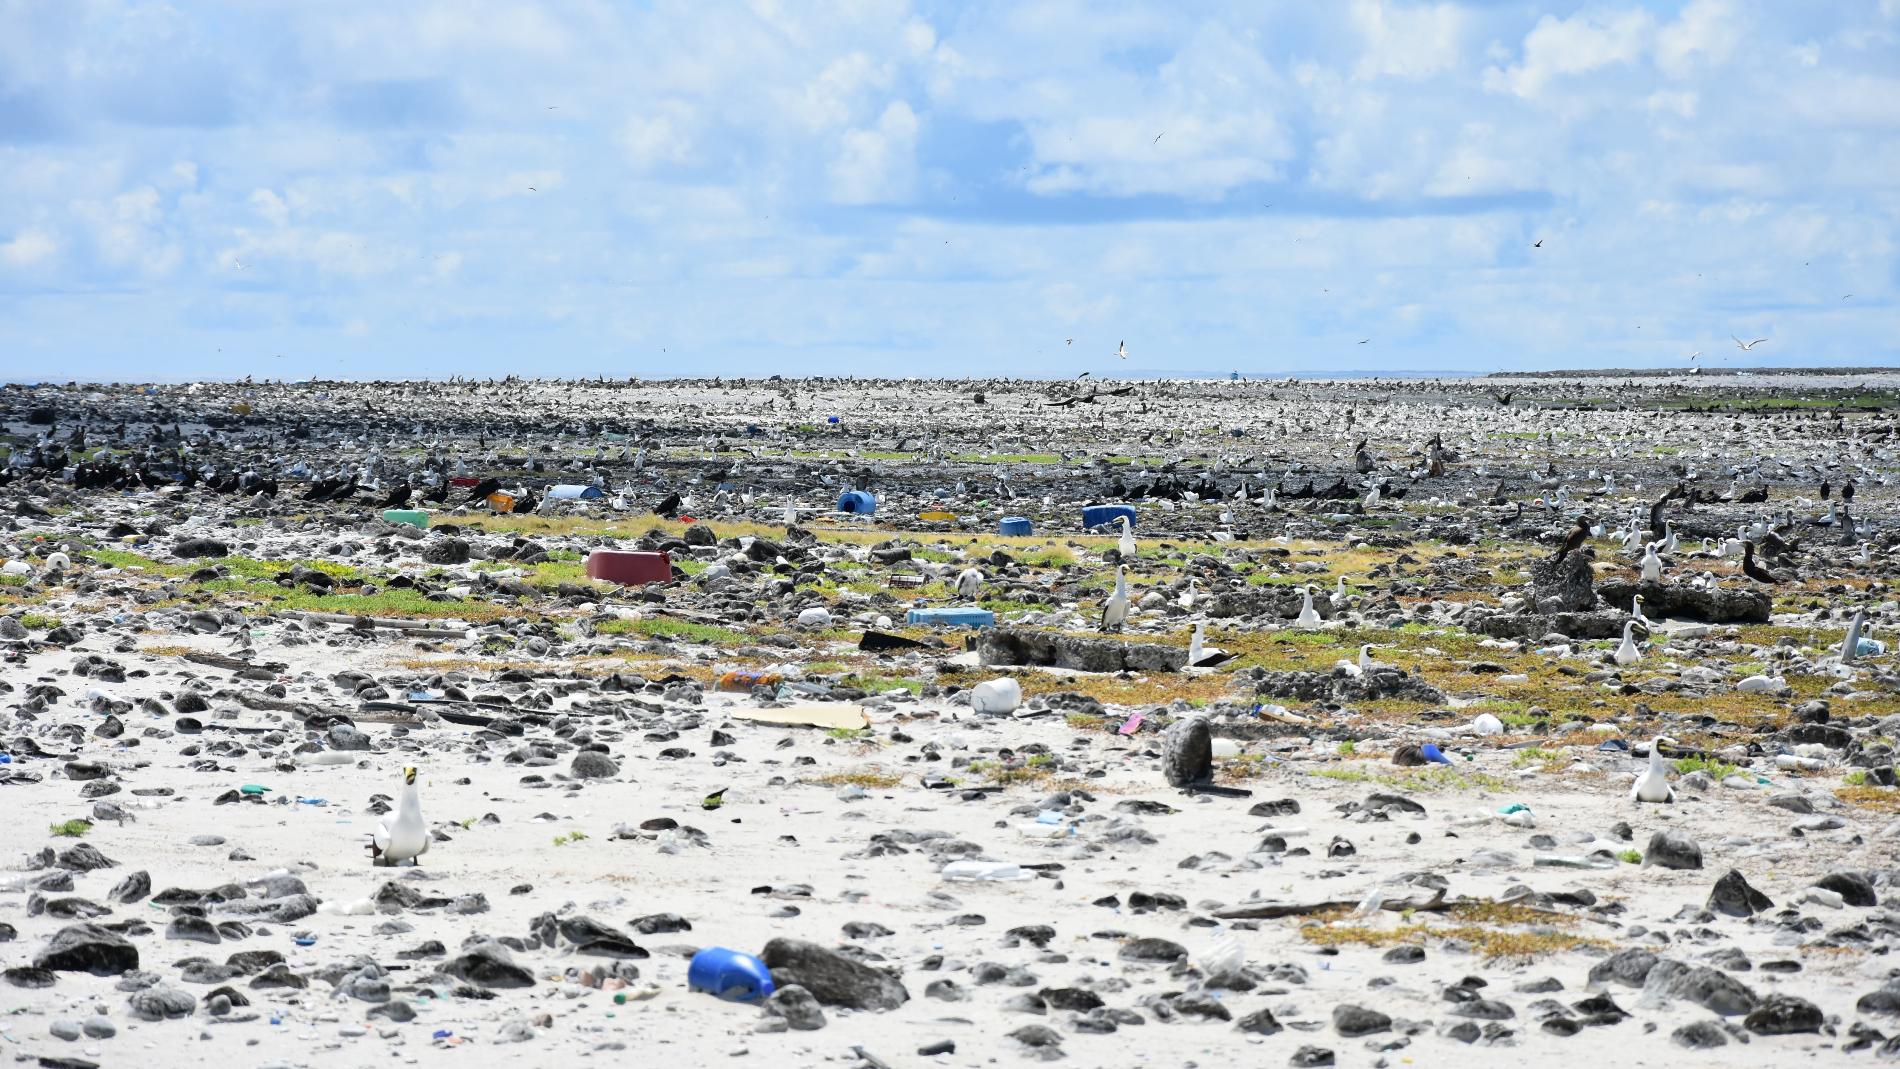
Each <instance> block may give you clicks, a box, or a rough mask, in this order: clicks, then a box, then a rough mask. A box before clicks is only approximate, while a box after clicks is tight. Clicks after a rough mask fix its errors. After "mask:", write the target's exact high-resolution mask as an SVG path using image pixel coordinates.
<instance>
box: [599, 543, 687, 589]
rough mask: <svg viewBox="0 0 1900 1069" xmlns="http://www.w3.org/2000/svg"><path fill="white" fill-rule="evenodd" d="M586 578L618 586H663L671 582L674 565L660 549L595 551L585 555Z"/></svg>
mask: <svg viewBox="0 0 1900 1069" xmlns="http://www.w3.org/2000/svg"><path fill="white" fill-rule="evenodd" d="M587 575H588V577H589V578H592V579H605V580H607V581H608V582H610V583H619V584H620V585H621V586H641V585H643V584H645V583H666V582H671V581H672V579H673V562H672V560H671V559H669V558H668V557H667V555H666V554H665V553H664V552H662V551H660V550H645V549H638V550H618V549H597V550H595V551H593V552H592V553H589V554H588V555H587Z"/></svg>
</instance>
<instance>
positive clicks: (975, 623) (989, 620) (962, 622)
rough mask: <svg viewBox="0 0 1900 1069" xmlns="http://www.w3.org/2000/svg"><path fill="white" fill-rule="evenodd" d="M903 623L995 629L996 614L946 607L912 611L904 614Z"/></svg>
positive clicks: (965, 607)
mask: <svg viewBox="0 0 1900 1069" xmlns="http://www.w3.org/2000/svg"><path fill="white" fill-rule="evenodd" d="M904 622H905V623H907V624H929V625H932V626H936V627H995V626H996V614H995V613H993V612H991V611H990V610H988V609H978V608H974V607H971V606H956V605H948V606H944V607H942V608H934V609H912V610H910V611H909V612H907V613H905V614H904Z"/></svg>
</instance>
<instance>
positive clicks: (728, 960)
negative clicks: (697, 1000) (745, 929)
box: [686, 947, 773, 1002]
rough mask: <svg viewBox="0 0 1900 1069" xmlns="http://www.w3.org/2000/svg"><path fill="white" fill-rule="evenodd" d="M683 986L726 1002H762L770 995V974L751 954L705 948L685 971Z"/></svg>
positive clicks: (694, 957) (717, 948)
mask: <svg viewBox="0 0 1900 1069" xmlns="http://www.w3.org/2000/svg"><path fill="white" fill-rule="evenodd" d="M686 986H687V987H688V988H690V989H691V990H694V991H703V992H705V993H706V994H708V995H714V996H716V997H718V998H722V999H725V1000H726V1001H727V1002H763V1001H765V1000H766V999H767V998H769V997H771V994H772V991H773V987H772V970H770V969H768V968H766V967H765V963H764V962H762V961H760V960H759V959H757V958H755V957H753V956H752V955H750V954H741V953H739V952H738V951H736V950H727V949H726V948H725V947H706V948H705V949H703V950H701V951H700V952H699V953H697V954H694V955H693V961H692V964H690V965H688V966H687V967H686Z"/></svg>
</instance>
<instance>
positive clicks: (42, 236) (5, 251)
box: [0, 227, 59, 267]
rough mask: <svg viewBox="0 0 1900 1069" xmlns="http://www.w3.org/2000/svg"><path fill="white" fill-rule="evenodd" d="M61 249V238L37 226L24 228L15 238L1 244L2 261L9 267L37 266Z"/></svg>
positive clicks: (0, 257)
mask: <svg viewBox="0 0 1900 1069" xmlns="http://www.w3.org/2000/svg"><path fill="white" fill-rule="evenodd" d="M58 251H59V239H58V238H57V237H55V236H54V235H53V234H52V233H50V232H48V231H46V230H42V229H39V228H37V227H35V228H32V229H28V230H22V231H20V232H19V233H18V234H15V235H14V236H13V240H11V241H8V242H6V243H5V244H0V263H4V264H6V265H7V266H9V267H35V266H38V265H40V264H43V263H45V262H46V261H47V260H49V259H51V258H52V256H53V254H54V253H56V252H58Z"/></svg>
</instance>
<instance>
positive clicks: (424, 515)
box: [383, 509, 429, 527]
mask: <svg viewBox="0 0 1900 1069" xmlns="http://www.w3.org/2000/svg"><path fill="white" fill-rule="evenodd" d="M383 521H384V522H385V523H406V524H408V525H409V526H411V527H427V526H429V514H428V512H426V511H424V510H423V509H384V510H383Z"/></svg>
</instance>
